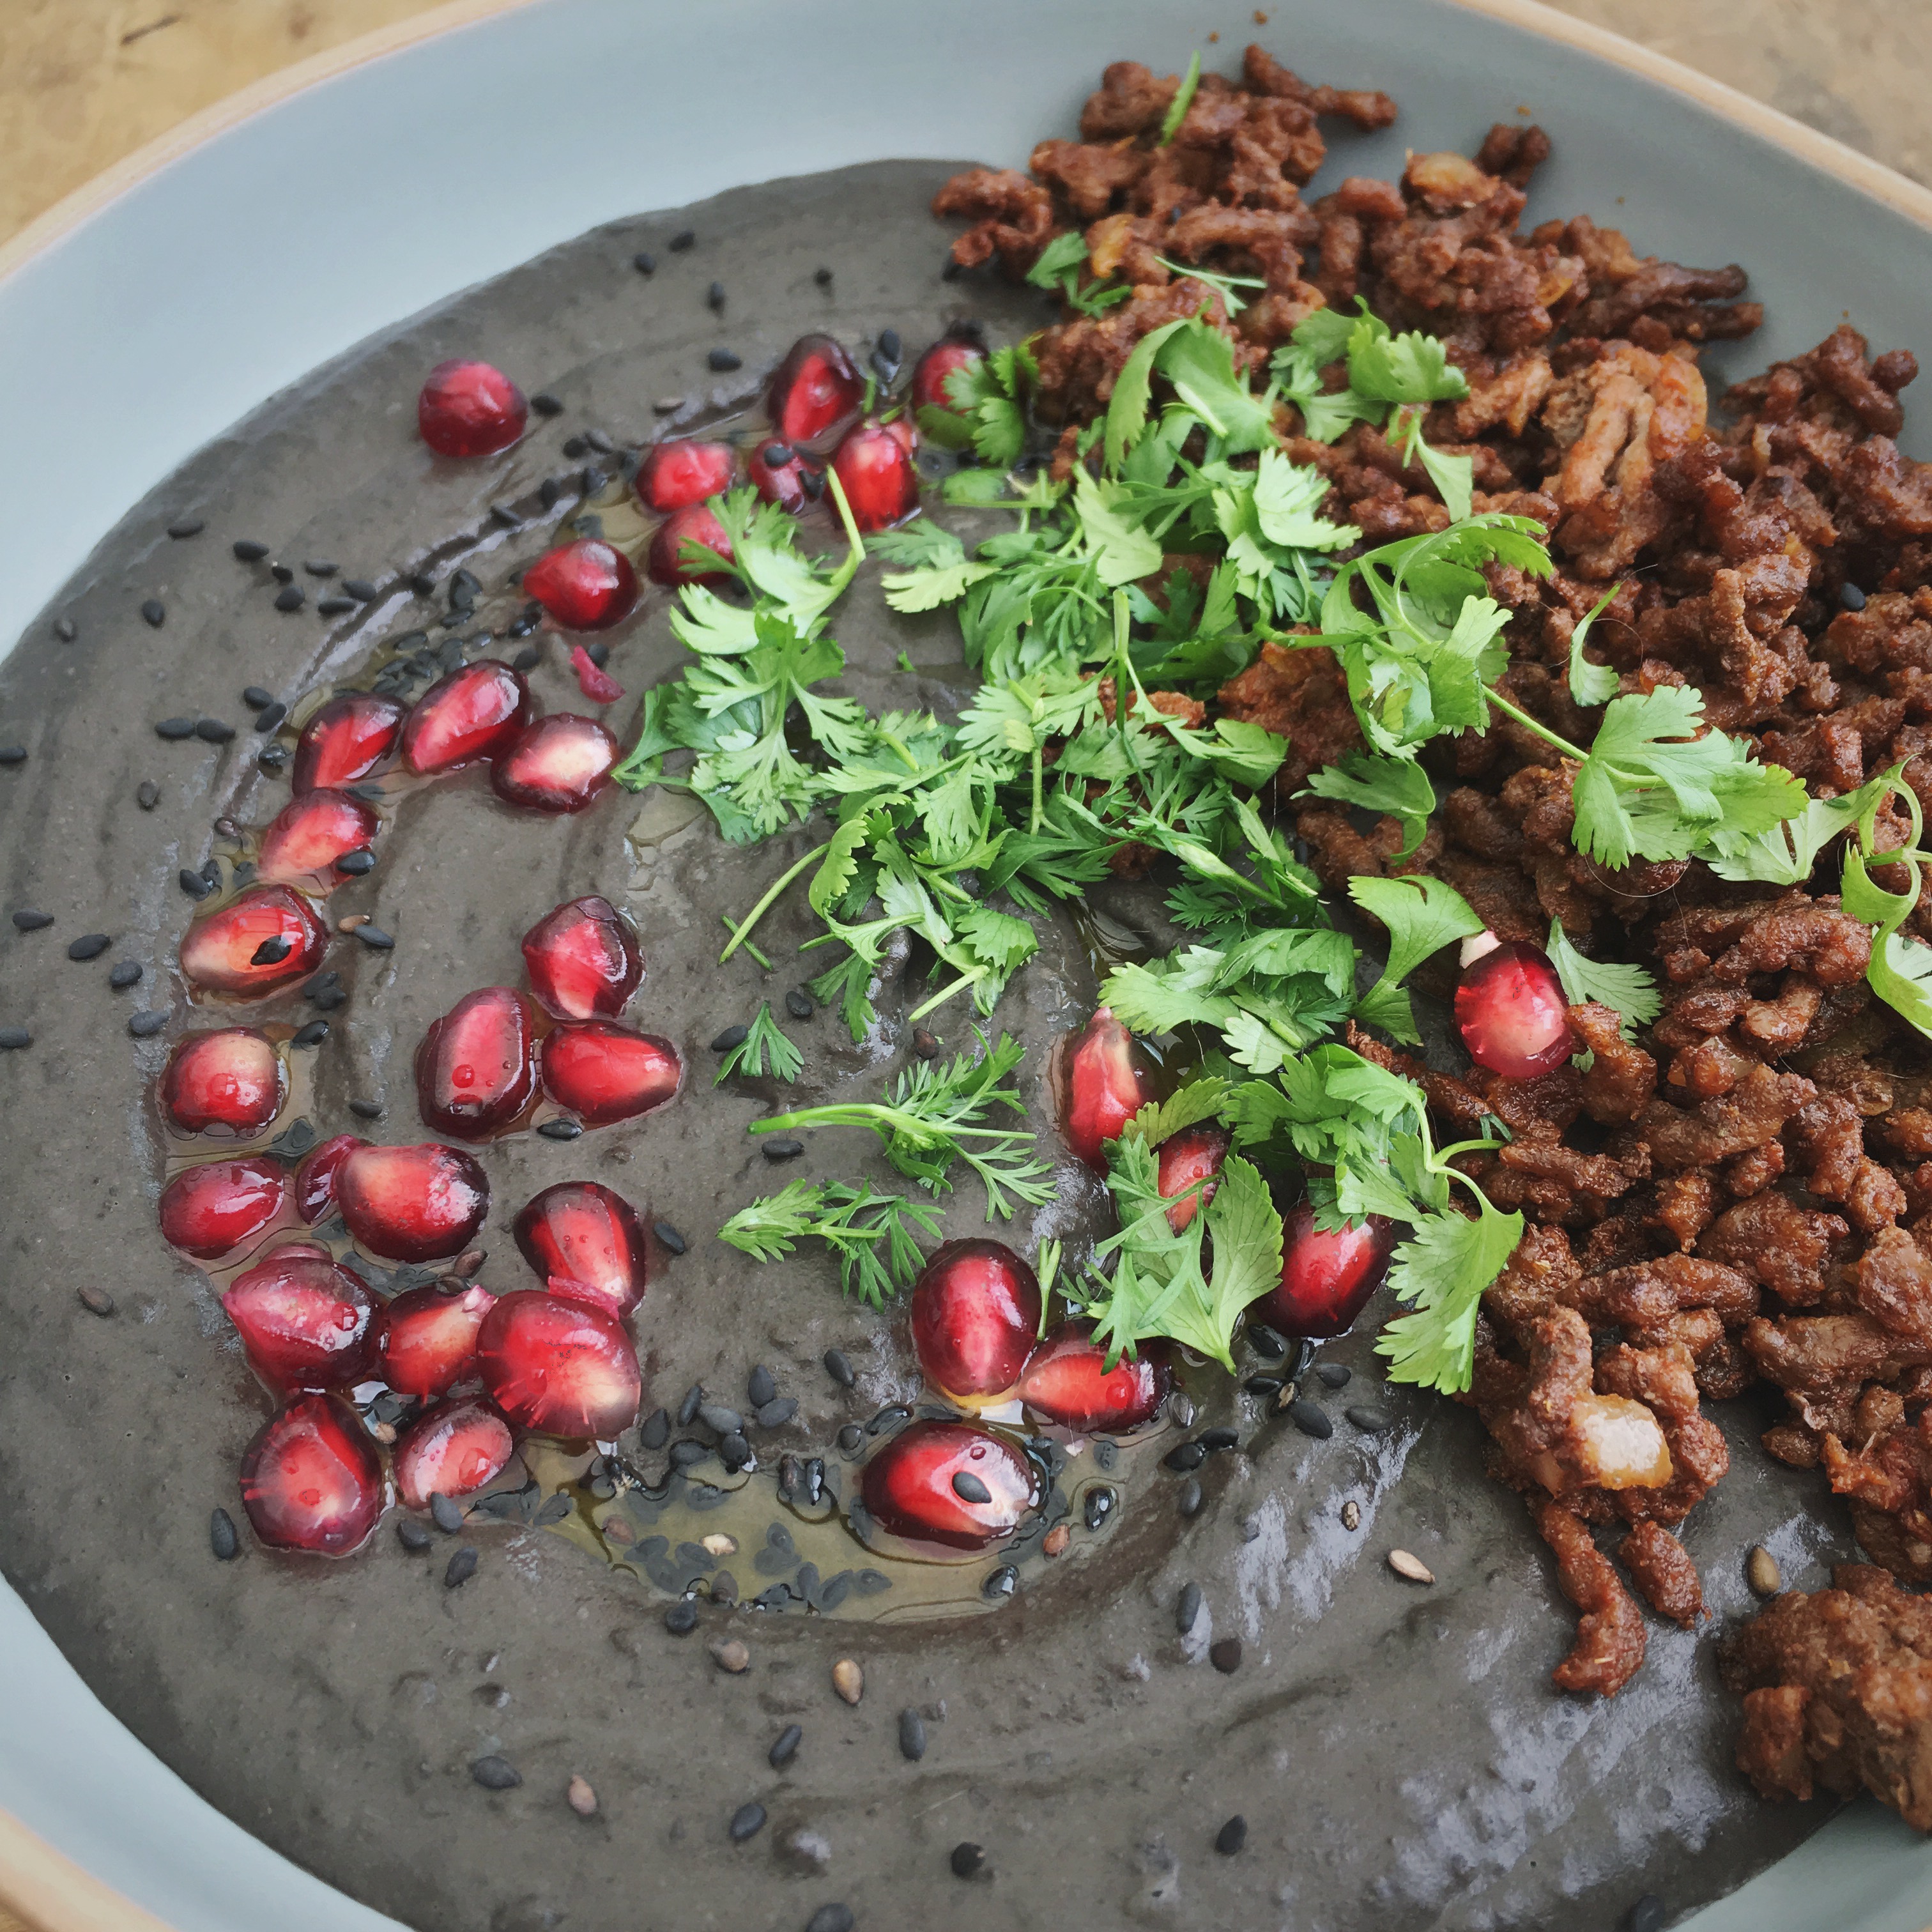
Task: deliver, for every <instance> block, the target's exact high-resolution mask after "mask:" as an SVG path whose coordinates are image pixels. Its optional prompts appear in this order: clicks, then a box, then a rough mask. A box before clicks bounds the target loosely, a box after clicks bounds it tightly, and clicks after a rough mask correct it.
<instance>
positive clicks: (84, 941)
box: [67, 932, 114, 959]
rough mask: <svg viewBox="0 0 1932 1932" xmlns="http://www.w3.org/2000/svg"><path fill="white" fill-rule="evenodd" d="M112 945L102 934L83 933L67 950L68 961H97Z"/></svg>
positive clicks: (105, 935)
mask: <svg viewBox="0 0 1932 1932" xmlns="http://www.w3.org/2000/svg"><path fill="white" fill-rule="evenodd" d="M113 944H114V942H113V940H111V939H110V938H108V936H107V934H106V933H104V932H83V934H82V935H80V938H78V939H77V940H74V941H71V942H70V943H69V944H68V949H67V956H68V958H69V959H99V958H100V957H101V955H102V954H103V953H105V952H106V951H107V949H108V948H109V947H110V946H112V945H113Z"/></svg>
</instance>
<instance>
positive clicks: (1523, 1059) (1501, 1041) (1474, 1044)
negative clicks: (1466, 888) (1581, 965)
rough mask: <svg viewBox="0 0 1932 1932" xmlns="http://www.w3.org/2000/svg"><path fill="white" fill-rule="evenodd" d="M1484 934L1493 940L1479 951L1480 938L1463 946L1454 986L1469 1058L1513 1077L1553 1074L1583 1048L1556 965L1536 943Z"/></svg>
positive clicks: (1521, 1078) (1512, 1078)
mask: <svg viewBox="0 0 1932 1932" xmlns="http://www.w3.org/2000/svg"><path fill="white" fill-rule="evenodd" d="M1482 937H1483V938H1486V939H1488V940H1489V941H1490V944H1489V945H1488V946H1487V947H1484V948H1483V950H1481V951H1480V952H1478V950H1477V949H1478V945H1479V944H1480V941H1475V940H1472V941H1469V944H1467V945H1466V947H1464V949H1463V977H1462V978H1461V979H1460V980H1459V981H1458V982H1457V987H1456V1025H1457V1029H1458V1031H1460V1033H1461V1034H1462V1036H1463V1046H1464V1047H1465V1048H1466V1049H1468V1052H1469V1058H1471V1059H1472V1060H1473V1061H1475V1063H1476V1064H1477V1065H1478V1067H1487V1068H1488V1069H1489V1070H1490V1072H1491V1073H1500V1074H1502V1075H1503V1076H1505V1078H1506V1079H1511V1080H1534V1079H1536V1078H1537V1077H1538V1075H1540V1074H1544V1073H1553V1072H1554V1071H1555V1070H1556V1068H1558V1067H1561V1066H1562V1064H1563V1063H1564V1061H1566V1060H1568V1058H1570V1057H1571V1055H1572V1054H1574V1053H1577V1052H1581V1050H1582V1048H1583V1043H1582V1042H1581V1041H1580V1040H1578V1039H1577V1035H1576V1033H1575V1031H1574V1030H1573V1029H1572V1028H1571V1025H1570V1016H1569V1001H1568V1000H1567V999H1566V998H1565V996H1564V992H1563V984H1562V981H1561V980H1559V979H1558V978H1557V977H1556V968H1555V967H1554V966H1553V965H1551V964H1550V956H1549V955H1548V954H1547V953H1544V952H1543V951H1541V950H1540V949H1539V948H1538V947H1534V946H1526V945H1524V944H1522V943H1521V942H1520V941H1514V940H1513V941H1508V942H1507V943H1503V942H1499V941H1496V938H1495V937H1494V935H1492V934H1484V935H1482Z"/></svg>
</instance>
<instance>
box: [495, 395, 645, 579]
mask: <svg viewBox="0 0 1932 1932" xmlns="http://www.w3.org/2000/svg"><path fill="white" fill-rule="evenodd" d="M583 440H584V441H585V442H586V443H588V444H589V446H590V447H591V448H592V449H594V450H595V451H596V452H597V453H598V455H600V456H615V455H616V453H617V446H616V444H615V443H613V442H612V441H611V440H610V438H609V437H607V436H606V435H605V434H604V432H603V431H601V429H587V430H586V431H584V432H583ZM471 581H472V583H474V582H475V579H474V578H473V577H472V579H471ZM478 589H481V586H480V585H478Z"/></svg>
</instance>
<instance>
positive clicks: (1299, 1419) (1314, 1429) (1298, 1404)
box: [1288, 1396, 1335, 1442]
mask: <svg viewBox="0 0 1932 1932" xmlns="http://www.w3.org/2000/svg"><path fill="white" fill-rule="evenodd" d="M1288 1419H1289V1421H1291V1422H1292V1423H1293V1424H1295V1427H1296V1428H1298V1430H1301V1433H1302V1434H1303V1435H1304V1436H1313V1437H1314V1439H1316V1442H1327V1441H1328V1439H1329V1437H1330V1436H1333V1435H1334V1433H1335V1425H1334V1424H1333V1423H1332V1422H1331V1421H1329V1420H1328V1415H1327V1413H1326V1412H1325V1411H1323V1410H1322V1409H1318V1408H1317V1407H1316V1405H1315V1404H1314V1403H1312V1402H1310V1401H1308V1400H1306V1398H1304V1397H1300V1396H1298V1397H1296V1398H1295V1400H1294V1401H1293V1402H1292V1403H1289V1406H1288Z"/></svg>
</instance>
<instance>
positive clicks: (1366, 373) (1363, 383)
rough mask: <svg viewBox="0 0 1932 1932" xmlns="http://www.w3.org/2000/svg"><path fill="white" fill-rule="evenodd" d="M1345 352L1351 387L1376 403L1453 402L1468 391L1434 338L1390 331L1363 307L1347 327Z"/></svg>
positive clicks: (1439, 342)
mask: <svg viewBox="0 0 1932 1932" xmlns="http://www.w3.org/2000/svg"><path fill="white" fill-rule="evenodd" d="M1348 355H1349V388H1350V389H1353V390H1354V391H1355V393H1356V394H1357V395H1358V396H1369V397H1372V398H1374V400H1375V401H1377V402H1383V403H1409V404H1427V403H1441V402H1454V401H1460V399H1461V398H1463V397H1465V396H1466V395H1468V394H1469V381H1468V380H1467V378H1466V377H1465V376H1464V375H1463V372H1462V371H1461V370H1460V369H1459V368H1457V367H1456V365H1455V364H1454V363H1453V362H1451V361H1450V360H1449V353H1448V350H1446V349H1445V347H1443V345H1442V342H1441V341H1440V340H1439V338H1436V337H1435V336H1433V335H1417V334H1413V333H1412V334H1409V335H1392V334H1391V332H1390V331H1389V329H1388V325H1387V324H1386V323H1384V322H1382V321H1381V320H1379V318H1378V317H1375V316H1373V315H1371V314H1369V313H1368V312H1367V310H1366V308H1365V309H1364V311H1363V313H1362V314H1361V315H1360V316H1359V317H1358V318H1357V319H1356V320H1355V323H1354V324H1353V325H1352V327H1351V328H1350V329H1349V350H1348Z"/></svg>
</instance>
